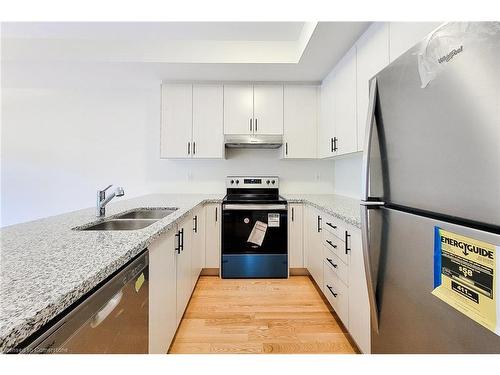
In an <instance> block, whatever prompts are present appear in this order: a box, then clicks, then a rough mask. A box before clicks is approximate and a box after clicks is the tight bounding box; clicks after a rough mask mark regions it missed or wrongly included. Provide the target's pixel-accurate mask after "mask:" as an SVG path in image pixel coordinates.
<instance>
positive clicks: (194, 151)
mask: <svg viewBox="0 0 500 375" xmlns="http://www.w3.org/2000/svg"><path fill="white" fill-rule="evenodd" d="M193 155H196V142H193Z"/></svg>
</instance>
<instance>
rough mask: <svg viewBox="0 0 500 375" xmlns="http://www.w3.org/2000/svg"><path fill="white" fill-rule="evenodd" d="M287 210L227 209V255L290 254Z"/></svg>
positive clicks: (224, 227)
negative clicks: (288, 252) (288, 249)
mask: <svg viewBox="0 0 500 375" xmlns="http://www.w3.org/2000/svg"><path fill="white" fill-rule="evenodd" d="M287 220H288V218H287V211H286V210H281V211H280V210H276V211H273V210H227V211H226V210H224V211H223V221H222V252H223V254H286V253H287V239H288V229H287V226H288V225H287Z"/></svg>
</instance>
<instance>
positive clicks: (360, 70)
mask: <svg viewBox="0 0 500 375" xmlns="http://www.w3.org/2000/svg"><path fill="white" fill-rule="evenodd" d="M356 47H357V84H356V86H357V93H356V96H357V103H358V110H357V112H358V119H357V123H358V126H357V128H358V141H357V143H358V150H360V151H361V150H363V145H364V141H365V128H366V118H367V114H368V101H369V86H368V83H369V80H370V79H371V78H372V77H373V76H374V75H375V74H377V73H378V72H379V71H380V70H382V69H383V68H385V66H387V64H389V24H388V23H387V22H375V23H373V24H372V25H371V26H370V27H369V28H368V30H366V31H365V33H364V34H363V35H362V36H361V38H359V40H358V41H357V42H356Z"/></svg>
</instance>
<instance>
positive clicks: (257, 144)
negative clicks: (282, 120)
mask: <svg viewBox="0 0 500 375" xmlns="http://www.w3.org/2000/svg"><path fill="white" fill-rule="evenodd" d="M224 144H225V146H226V147H227V148H280V147H281V145H282V144H283V136H281V135H263V134H252V135H248V134H241V135H226V136H225V137H224Z"/></svg>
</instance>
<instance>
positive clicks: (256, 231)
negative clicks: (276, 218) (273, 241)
mask: <svg viewBox="0 0 500 375" xmlns="http://www.w3.org/2000/svg"><path fill="white" fill-rule="evenodd" d="M266 231H267V224H266V223H263V222H262V221H258V220H257V221H256V222H255V224H254V226H253V228H252V231H251V232H250V236H248V240H247V242H250V243H253V244H255V245H257V246H262V242H263V241H264V236H265V235H266Z"/></svg>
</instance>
